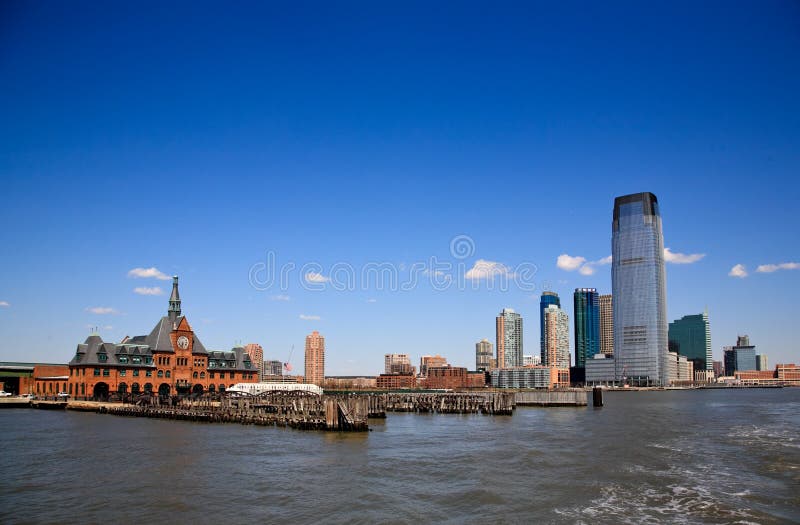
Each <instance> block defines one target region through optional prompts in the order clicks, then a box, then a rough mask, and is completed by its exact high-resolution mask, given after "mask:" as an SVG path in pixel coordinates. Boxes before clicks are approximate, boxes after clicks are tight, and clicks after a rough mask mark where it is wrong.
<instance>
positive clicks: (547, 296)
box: [539, 292, 561, 363]
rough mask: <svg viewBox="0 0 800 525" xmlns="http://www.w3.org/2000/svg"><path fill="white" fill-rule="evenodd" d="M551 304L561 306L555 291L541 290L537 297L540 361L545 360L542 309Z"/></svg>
mask: <svg viewBox="0 0 800 525" xmlns="http://www.w3.org/2000/svg"><path fill="white" fill-rule="evenodd" d="M551 304H554V305H556V306H558V307H559V308H560V307H561V299H559V297H558V294H557V293H555V292H542V296H541V298H540V299H539V355H540V356H541V358H542V363H544V362H545V360H546V358H545V355H544V354H545V349H544V310H545V308H547V307H548V306H550V305H551Z"/></svg>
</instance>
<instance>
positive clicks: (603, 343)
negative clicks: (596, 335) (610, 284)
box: [599, 294, 614, 355]
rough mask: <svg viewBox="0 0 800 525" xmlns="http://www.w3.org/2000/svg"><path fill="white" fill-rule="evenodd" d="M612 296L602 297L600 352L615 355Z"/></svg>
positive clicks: (600, 300)
mask: <svg viewBox="0 0 800 525" xmlns="http://www.w3.org/2000/svg"><path fill="white" fill-rule="evenodd" d="M613 297H614V296H613V295H611V294H608V295H601V296H600V298H599V302H600V352H601V353H603V354H605V355H612V354H613V353H614V306H613V304H614V303H613V299H612V298H613Z"/></svg>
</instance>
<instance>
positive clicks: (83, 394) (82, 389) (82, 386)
mask: <svg viewBox="0 0 800 525" xmlns="http://www.w3.org/2000/svg"><path fill="white" fill-rule="evenodd" d="M81 395H82V396H85V395H86V383H81Z"/></svg>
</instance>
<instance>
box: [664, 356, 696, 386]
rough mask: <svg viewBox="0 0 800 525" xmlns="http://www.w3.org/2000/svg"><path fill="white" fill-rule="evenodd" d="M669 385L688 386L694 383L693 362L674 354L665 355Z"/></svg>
mask: <svg viewBox="0 0 800 525" xmlns="http://www.w3.org/2000/svg"><path fill="white" fill-rule="evenodd" d="M667 366H668V371H669V384H670V385H690V384H692V382H694V362H692V361H690V360H688V359H687V358H686V356H683V355H680V354H678V353H676V352H668V353H667Z"/></svg>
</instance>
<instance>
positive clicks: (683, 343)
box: [669, 312, 713, 371]
mask: <svg viewBox="0 0 800 525" xmlns="http://www.w3.org/2000/svg"><path fill="white" fill-rule="evenodd" d="M669 349H670V351H672V352H677V353H678V354H680V355H682V356H685V357H686V359H688V360H689V361H691V362H692V363H694V370H695V371H698V370H712V368H713V365H712V359H711V328H710V327H709V324H708V312H703V313H702V314H695V315H684V316H683V317H681V318H680V319H677V320H675V321H672V322H671V323H670V324H669Z"/></svg>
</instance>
